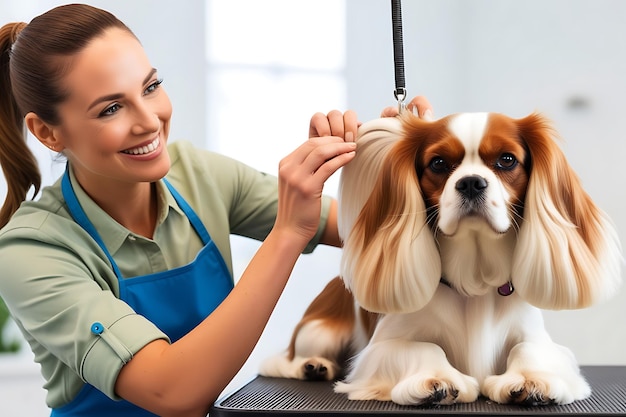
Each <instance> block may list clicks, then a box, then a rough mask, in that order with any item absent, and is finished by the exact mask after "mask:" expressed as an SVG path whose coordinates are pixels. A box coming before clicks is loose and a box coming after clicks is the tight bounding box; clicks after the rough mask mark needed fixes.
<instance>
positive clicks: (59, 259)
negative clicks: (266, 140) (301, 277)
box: [0, 5, 429, 416]
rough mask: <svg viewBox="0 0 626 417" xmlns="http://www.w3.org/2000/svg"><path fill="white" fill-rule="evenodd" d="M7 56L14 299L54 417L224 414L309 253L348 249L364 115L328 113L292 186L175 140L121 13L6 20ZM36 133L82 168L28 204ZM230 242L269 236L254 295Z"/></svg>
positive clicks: (158, 90) (3, 240) (302, 155)
mask: <svg viewBox="0 0 626 417" xmlns="http://www.w3.org/2000/svg"><path fill="white" fill-rule="evenodd" d="M0 53H1V58H0V70H1V76H0V79H1V81H0V100H1V103H0V164H1V165H2V168H3V171H4V173H5V177H6V180H7V185H8V194H7V198H6V201H5V204H4V206H3V207H2V210H1V211H0V226H4V227H3V228H2V230H1V231H0V270H1V271H2V276H0V296H1V297H2V298H4V300H5V302H6V303H7V305H8V307H9V309H10V310H11V313H12V315H13V317H14V318H15V320H16V322H17V324H18V326H19V327H20V329H21V331H22V332H23V334H24V336H25V338H26V340H27V341H28V343H29V344H30V347H31V349H32V350H33V352H34V354H35V360H36V361H37V362H38V363H40V364H41V370H42V373H43V376H44V378H45V379H46V381H47V382H46V384H45V388H46V389H47V391H48V394H47V402H48V405H49V406H50V407H51V408H52V409H53V411H52V415H53V416H74V415H89V416H100V415H102V416H104V415H107V416H109V415H129V416H140V415H153V414H152V413H154V414H158V415H163V416H176V415H184V416H204V415H206V414H207V412H208V410H209V408H210V406H211V404H212V403H213V402H214V401H215V399H216V398H217V396H218V395H219V394H220V392H221V391H222V390H223V389H224V387H225V386H226V385H227V384H228V382H229V381H230V380H231V378H232V377H233V376H234V375H235V374H236V373H237V371H238V370H239V369H240V367H241V366H242V365H243V363H244V362H245V360H246V358H247V357H248V355H249V354H250V352H251V351H252V349H253V348H254V345H255V343H256V342H257V340H258V338H259V337H260V335H261V333H262V331H263V328H264V326H265V324H266V323H267V320H268V319H269V316H270V314H271V312H272V309H273V308H274V306H275V304H276V302H277V300H278V297H279V296H280V294H281V291H282V290H283V288H284V286H285V284H286V282H287V279H288V278H289V275H290V273H291V270H292V268H293V266H294V263H295V262H296V260H297V258H298V256H299V255H300V253H302V252H309V251H311V250H312V249H313V248H314V247H315V245H316V244H318V243H324V244H329V245H334V246H339V245H340V240H339V237H338V235H337V225H336V203H335V202H334V201H332V199H330V198H328V197H323V196H322V188H323V184H324V182H325V181H326V180H327V179H328V177H329V176H330V175H331V174H332V173H334V172H335V171H336V170H337V169H339V168H340V167H342V166H343V165H345V164H346V163H348V162H349V161H350V160H351V159H352V158H353V157H354V153H355V149H356V146H355V143H354V142H353V141H351V138H354V137H355V136H356V130H357V124H358V123H357V120H356V115H355V114H354V113H353V112H351V111H348V112H346V113H344V114H341V113H340V112H337V111H334V112H331V113H329V114H328V115H327V116H326V115H323V114H321V113H318V114H316V115H314V116H313V118H312V119H311V125H310V139H309V140H308V141H306V142H305V143H303V144H302V145H301V146H300V147H298V148H297V149H296V150H295V151H294V152H293V153H291V154H290V155H289V156H287V157H286V158H284V159H283V160H282V161H281V163H280V167H279V176H278V180H277V179H276V178H274V177H271V176H268V175H265V174H262V173H259V172H257V171H255V170H253V169H251V168H249V167H247V166H245V165H243V164H241V163H238V162H236V161H233V160H231V159H228V158H225V157H223V156H219V155H216V154H213V153H210V152H207V151H202V150H198V149H193V148H192V147H191V146H190V145H189V144H188V143H186V142H183V141H178V142H175V143H173V144H171V145H169V146H166V144H167V139H168V132H169V123H170V117H171V112H172V108H171V104H170V101H169V99H168V97H167V95H166V93H165V91H164V89H163V88H162V86H161V82H162V81H161V79H160V78H159V77H158V72H157V70H156V69H154V68H153V67H152V66H151V65H150V62H149V60H148V58H147V57H146V55H145V52H144V50H143V48H142V47H141V44H140V43H139V41H138V40H137V39H136V37H135V36H134V35H133V33H132V32H131V31H130V29H128V28H127V27H126V26H125V25H124V24H123V23H122V22H120V21H119V20H118V19H116V18H115V17H114V16H113V15H111V14H109V13H108V12H105V11H103V10H100V9H96V8H93V7H90V6H86V5H68V6H61V7H58V8H55V9H52V10H50V11H49V12H47V13H44V14H43V15H41V16H39V17H37V18H35V19H33V21H31V23H29V24H28V25H26V24H22V23H17V24H8V25H5V26H4V27H2V29H0ZM414 107H416V108H417V107H419V110H420V113H423V112H425V111H427V110H429V105H428V103H427V101H425V100H424V99H418V100H417V101H415V103H414ZM385 112H386V113H389V114H393V113H394V111H393V109H386V110H385ZM24 126H26V127H27V128H28V129H29V131H30V132H31V133H32V134H33V135H34V136H35V137H36V138H37V139H38V140H39V141H40V142H41V143H42V144H43V145H45V146H47V147H48V148H50V149H52V150H53V151H55V152H60V153H62V154H63V155H64V156H65V157H66V158H67V169H66V172H65V174H64V175H63V176H62V178H61V179H59V180H58V181H57V182H56V183H55V184H54V185H52V186H51V187H46V188H45V189H44V190H43V191H42V194H41V196H40V197H39V199H38V200H37V201H29V202H24V203H23V200H25V198H26V195H27V193H28V192H29V190H30V189H31V188H33V189H34V191H35V195H37V194H38V191H39V187H40V176H39V172H38V169H37V164H36V161H35V159H34V157H33V156H32V154H31V152H30V151H29V149H28V148H27V146H26V142H25V138H24V133H23V128H24ZM18 207H19V208H18ZM230 233H235V234H241V235H244V236H248V237H252V238H255V239H259V240H263V244H262V245H261V247H260V248H259V250H258V252H257V253H256V255H255V256H254V258H253V259H252V260H251V261H250V264H249V265H248V268H247V269H246V270H245V272H244V273H243V274H242V276H241V278H240V280H239V282H238V284H237V286H236V287H234V286H233V280H232V276H231V275H232V272H231V270H232V267H231V260H230V248H229V244H228V237H229V235H230Z"/></svg>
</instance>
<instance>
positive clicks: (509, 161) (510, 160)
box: [496, 153, 517, 170]
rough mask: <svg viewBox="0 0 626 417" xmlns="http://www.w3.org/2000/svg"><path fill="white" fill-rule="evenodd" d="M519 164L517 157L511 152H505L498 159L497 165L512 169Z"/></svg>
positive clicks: (501, 167)
mask: <svg viewBox="0 0 626 417" xmlns="http://www.w3.org/2000/svg"><path fill="white" fill-rule="evenodd" d="M516 165H517V158H515V156H513V155H512V154H510V153H503V154H502V155H500V157H499V158H498V160H497V161H496V167H497V168H499V169H504V170H511V169H513V168H515V166H516Z"/></svg>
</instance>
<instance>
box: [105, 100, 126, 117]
mask: <svg viewBox="0 0 626 417" xmlns="http://www.w3.org/2000/svg"><path fill="white" fill-rule="evenodd" d="M121 107H122V106H120V105H119V104H118V103H113V104H111V105H110V106H109V107H107V108H106V109H104V110H103V111H102V112H101V113H100V115H99V116H111V115H112V114H115V113H116V112H117V111H118V110H119V109H120V108H121Z"/></svg>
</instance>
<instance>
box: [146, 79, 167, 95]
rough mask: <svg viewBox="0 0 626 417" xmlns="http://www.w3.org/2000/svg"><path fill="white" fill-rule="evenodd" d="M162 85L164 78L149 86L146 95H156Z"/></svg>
mask: <svg viewBox="0 0 626 417" xmlns="http://www.w3.org/2000/svg"><path fill="white" fill-rule="evenodd" d="M161 84H163V79H162V78H161V79H158V80H156V81H155V82H153V83H152V84H150V85H149V86H148V88H146V90H145V91H144V94H150V93H154V92H155V91H156V90H157V89H158V88H159V86H160V85H161Z"/></svg>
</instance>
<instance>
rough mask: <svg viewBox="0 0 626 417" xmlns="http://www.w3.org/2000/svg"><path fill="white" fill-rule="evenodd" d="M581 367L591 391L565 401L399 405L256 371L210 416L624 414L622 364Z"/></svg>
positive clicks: (327, 385) (625, 385) (323, 384)
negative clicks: (359, 398)
mask: <svg viewBox="0 0 626 417" xmlns="http://www.w3.org/2000/svg"><path fill="white" fill-rule="evenodd" d="M581 369H582V373H583V375H585V377H586V378H587V381H588V382H589V384H590V385H591V389H592V394H591V397H589V398H587V399H586V400H583V401H575V402H573V403H572V404H568V405H548V406H538V407H525V406H513V405H500V404H496V403H493V402H491V401H488V400H486V399H484V398H482V397H481V398H479V400H478V401H476V402H474V403H470V404H455V405H452V406H428V407H426V406H401V405H398V404H395V403H392V402H387V401H350V400H348V399H347V397H346V396H345V395H344V394H336V393H335V392H334V391H333V388H332V383H331V382H309V381H297V380H291V379H281V378H266V377H262V376H257V377H256V378H254V379H253V380H252V381H250V382H249V383H247V384H246V385H244V386H243V387H242V388H240V389H239V390H237V391H235V392H234V393H232V394H230V395H227V396H225V397H223V398H222V399H220V400H218V401H217V402H216V403H215V405H214V406H213V408H212V409H211V413H210V416H211V417H235V416H237V417H240V416H251V417H254V416H261V415H263V416H270V415H276V416H283V417H287V416H298V417H302V416H315V417H321V416H337V415H354V416H359V415H366V416H385V415H422V416H460V415H469V416H497V415H500V416H524V415H542V416H545V415H549V416H626V366H583V367H582V368H581Z"/></svg>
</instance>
